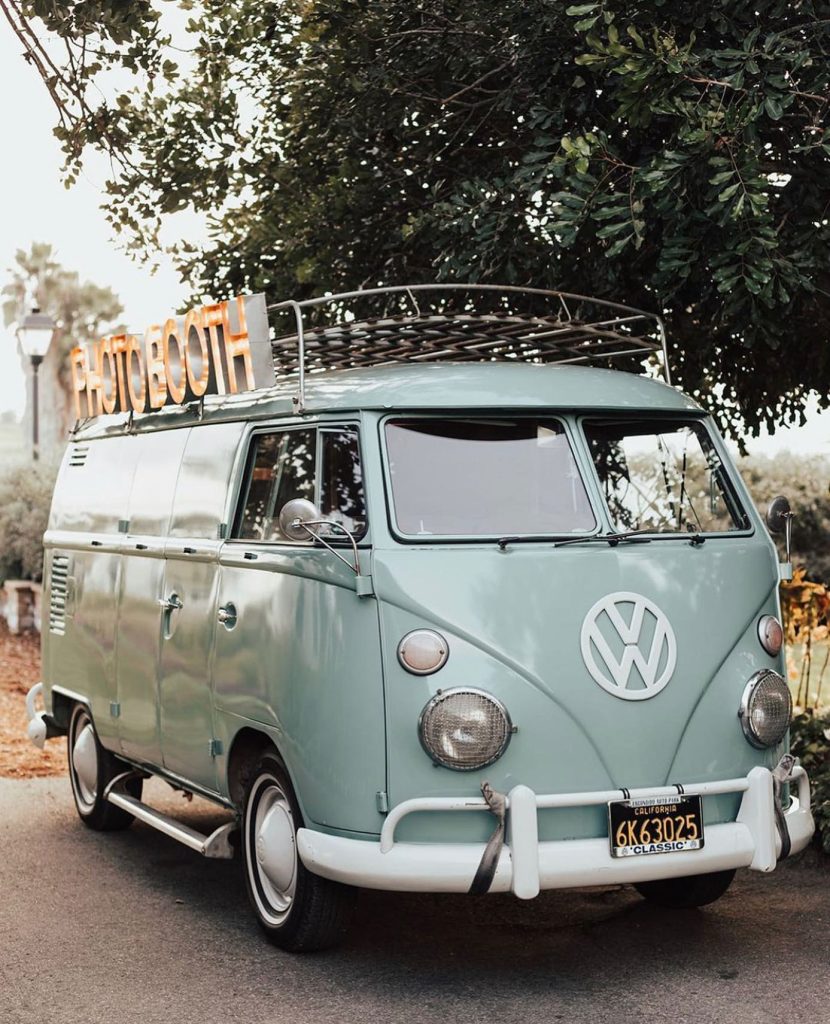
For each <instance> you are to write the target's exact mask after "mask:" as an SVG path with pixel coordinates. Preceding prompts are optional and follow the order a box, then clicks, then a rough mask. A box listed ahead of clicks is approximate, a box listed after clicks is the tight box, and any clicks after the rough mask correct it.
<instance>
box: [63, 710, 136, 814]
mask: <svg viewBox="0 0 830 1024" xmlns="http://www.w3.org/2000/svg"><path fill="white" fill-rule="evenodd" d="M67 754H68V760H69V781H70V782H71V783H72V796H73V797H74V798H75V808H76V810H77V812H78V817H79V818H80V819H81V821H82V822H83V823H84V824H85V825H86V826H87V828H91V829H95V830H96V831H98V832H115V831H118V830H119V829H123V828H127V827H128V826H129V825H130V824H131V823H132V821H133V820H134V819H133V816H132V814H129V813H128V812H127V811H123V810H122V809H121V808H120V807H115V806H114V805H113V804H111V803H110V802H109V801H108V800H105V799H104V791H105V790H106V788H107V786H108V785H109V784H110V783H111V782H112V780H113V779H114V778H115V777H116V776H117V775H120V774H121V773H122V772H125V771H128V766H127V765H125V764H124V763H123V762H121V761H119V760H118V758H117V757H115V755H114V754H111V753H110V752H109V751H108V750H106V749H105V748H104V747H102V746H101V743H100V741H99V739H98V735H97V733H96V732H95V726H94V725H93V722H92V716H91V715H90V713H89V708H87V707H86V705H85V704H76V705H75V707H74V708H73V710H72V717H71V718H70V719H69V729H68V731H67ZM141 788H142V783H141V779H140V778H137V779H130V781H129V782H128V783H127V790H128V792H130V793H131V794H132V795H133V796H135V797H138V798H140V797H141Z"/></svg>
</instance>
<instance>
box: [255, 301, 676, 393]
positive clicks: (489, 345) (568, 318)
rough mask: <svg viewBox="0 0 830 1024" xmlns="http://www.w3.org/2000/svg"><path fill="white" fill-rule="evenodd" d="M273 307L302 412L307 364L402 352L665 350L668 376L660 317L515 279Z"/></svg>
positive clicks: (418, 356) (513, 356) (585, 359)
mask: <svg viewBox="0 0 830 1024" xmlns="http://www.w3.org/2000/svg"><path fill="white" fill-rule="evenodd" d="M425 293H433V301H432V303H431V308H429V309H422V306H421V301H419V300H423V298H424V297H425ZM426 297H427V298H429V297H430V296H429V295H426ZM367 302H368V303H369V304H371V303H372V302H374V303H375V304H376V305H377V306H378V307H379V308H378V309H376V311H375V315H373V316H367V315H366V313H365V311H363V310H361V311H360V312H361V313H362V315H360V316H359V315H358V310H356V308H355V307H356V306H357V305H358V304H359V305H362V306H365V305H366V304H367ZM268 312H269V313H272V314H278V316H277V321H278V322H277V324H275V325H274V330H275V334H276V338H275V340H274V341H273V342H272V348H273V353H274V370H275V373H276V374H277V376H278V377H280V376H283V375H284V376H296V377H297V394H296V395H295V396H294V405H295V408H296V409H297V411H298V412H302V411H303V409H304V408H305V381H306V375H307V374H308V373H314V372H317V371H323V370H342V369H351V368H355V367H366V366H383V365H387V364H390V363H400V362H436V361H448V362H491V361H495V360H505V361H517V362H528V363H587V364H594V365H601V366H607V365H610V364H612V363H615V362H618V361H620V360H624V359H628V360H629V361H630V362H634V363H636V360H637V358H639V361H640V362H642V360H643V359H644V358H645V357H646V356H648V355H650V354H653V353H655V352H661V353H662V357H663V358H662V362H663V373H664V376H665V378H666V381H667V382H669V383H670V382H671V378H670V372H669V364H668V354H667V351H666V335H665V330H664V327H663V322H662V320H661V319H660V317H659V316H657V315H655V314H654V313H648V312H646V311H645V310H642V309H635V308H633V307H631V306H623V305H621V304H620V303H617V302H607V301H606V300H605V299H595V298H591V297H590V296H587V295H574V294H572V293H569V292H558V291H548V290H545V289H541V288H519V287H514V286H511V285H505V286H502V285H490V284H464V285H458V284H417V285H397V286H391V287H387V288H367V289H363V290H361V291H356V292H344V293H342V294H340V295H326V296H323V297H320V298H314V299H305V300H304V301H301V302H296V301H294V300H289V301H287V302H278V303H275V304H273V305H270V306H268ZM326 313H328V314H329V316H331V314H332V313H333V317H334V319H333V322H331V321H329V322H327V319H328V318H327V316H326ZM292 314H293V315H292ZM280 318H284V319H283V320H281V319H280Z"/></svg>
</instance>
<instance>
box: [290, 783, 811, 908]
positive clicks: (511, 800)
mask: <svg viewBox="0 0 830 1024" xmlns="http://www.w3.org/2000/svg"><path fill="white" fill-rule="evenodd" d="M791 784H792V785H793V786H794V788H797V791H798V792H797V796H792V797H791V800H790V805H789V807H788V808H787V810H786V811H785V812H784V817H785V820H786V822H787V828H788V831H789V835H790V840H791V844H792V845H791V850H790V852H791V853H798V852H799V851H800V850H803V849H804V847H805V846H806V845H807V844H808V843H809V841H810V838H811V836H812V834H813V831H814V828H815V826H814V824H813V816H812V814H811V812H810V783H809V780H808V778H807V774H806V772H805V771H804V769H803V768H801V767H796V768H795V769H794V770H793V773H792V778H791ZM683 791H684V792H685V793H687V794H689V795H696V794H698V795H700V796H703V797H706V796H707V795H709V796H715V795H717V794H721V793H743V798H742V800H741V806H740V810H739V811H738V816H737V818H736V820H735V821H734V822H725V823H723V824H719V825H708V826H707V827H706V835H705V840H706V844H705V846H704V847H703V849H701V850H683V851H680V852H678V853H664V854H653V855H648V856H642V857H623V858H613V857H612V856H611V854H610V851H609V846H608V839H607V838H601V839H567V840H557V841H555V842H542V843H540V842H539V839H538V828H537V812H538V811H539V810H541V809H548V808H557V807H580V806H590V805H594V806H596V805H602V804H606V803H608V802H609V801H610V800H618V799H620V798H621V793H620V790H609V791H604V792H595V793H565V794H552V795H537V794H536V793H534V792H533V791H532V790H531V789H529V788H528V787H527V786H516V787H514V789H512V790H511V791H510V793H509V795H508V817H507V824H508V831H507V843H506V845H505V846H504V848H503V849H502V851H501V855H500V857H499V861H498V865H497V868H496V873H495V876H494V878H493V883H492V885H491V886H490V892H513V893H514V894H515V895H516V896H518V897H520V898H522V899H532V898H533V897H534V896H536V895H538V893H539V891H540V889H564V888H570V887H575V886H586V885H591V886H593V885H617V884H631V883H634V882H648V881H653V880H655V879H660V878H677V877H681V876H684V875H701V874H707V873H709V872H711V871H726V870H729V869H731V868H744V867H748V868H751V869H752V870H754V871H772V870H773V869H774V868H775V865H776V863H777V862H778V856H779V854H780V851H781V838H780V836H779V834H778V830H777V828H776V824H775V804H774V796H773V778H772V773H771V772H770V771H769V770H768V769H767V768H760V767H758V768H753V769H752V771H750V773H749V774H748V775H747V776H746V778H742V779H729V780H727V781H724V782H703V783H696V784H690V785H684V786H683ZM676 793H677V788H676V787H674V786H663V787H658V788H655V789H639V790H632V791H630V796H631V797H632V798H639V797H661V796H667V797H668V796H674V795H676ZM482 810H487V804H486V803H485V801H484V800H483V799H462V798H459V799H456V798H451V797H435V798H430V797H425V798H422V799H416V800H407V801H405V802H404V803H402V804H398V806H397V807H395V808H393V810H392V811H391V812H390V814H389V815H388V817H387V819H386V822H385V823H384V826H383V831H382V833H381V838H380V842H379V843H375V842H368V841H364V840H360V839H346V838H344V837H342V836H331V835H327V834H325V833H322V832H315V831H313V830H311V829H306V828H302V829H300V830H299V833H298V850H299V854H300V857H301V859H302V862H303V864H304V865H305V866H306V867H307V868H308V870H309V871H311V872H313V873H314V874H317V875H322V876H323V877H324V878H330V879H332V880H334V881H336V882H344V883H346V884H348V885H357V886H361V887H363V888H366V889H386V890H392V891H397V892H467V891H468V890H469V888H470V884H471V883H472V880H473V877H474V876H475V873H476V869H477V868H478V866H479V863H480V861H481V857H482V854H483V852H484V848H485V844H484V843H396V842H395V829H396V827H397V825H398V823H399V822H400V820H401V819H402V818H403V817H405V816H406V815H408V814H413V813H416V812H418V811H447V812H452V811H482Z"/></svg>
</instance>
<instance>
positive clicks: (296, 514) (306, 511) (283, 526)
mask: <svg viewBox="0 0 830 1024" xmlns="http://www.w3.org/2000/svg"><path fill="white" fill-rule="evenodd" d="M279 521H280V531H281V533H282V535H283V537H287V538H288V540H293V541H295V542H299V541H303V540H310V539H311V538H312V537H313V536H314V534H313V533H312V531H311V530H309V529H307V527H306V524H308V525H309V526H310V525H311V524H312V523H319V522H320V512H319V510H318V508H317V506H316V505H315V504H314V502H313V501H309V500H308V498H292V499H291V501H287V502H286V503H285V504H284V505H283V507H282V508H281V509H280V520H279Z"/></svg>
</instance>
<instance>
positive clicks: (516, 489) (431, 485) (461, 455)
mask: <svg viewBox="0 0 830 1024" xmlns="http://www.w3.org/2000/svg"><path fill="white" fill-rule="evenodd" d="M386 448H387V454H388V460H389V475H390V479H391V485H392V499H393V503H394V515H395V520H396V523H397V527H398V530H399V531H400V532H401V533H402V534H405V535H408V536H413V537H427V536H429V537H433V536H434V537H493V538H500V537H503V536H506V535H510V536H519V537H521V536H540V535H541V536H547V535H551V534H556V535H559V536H561V535H563V534H564V535H569V534H573V533H580V532H587V531H590V530H592V529H593V528H594V526H595V519H594V515H593V512H592V511H591V506H590V503H589V501H588V496H587V494H586V491H585V485H584V483H583V481H582V478H581V476H580V473H579V470H578V468H577V465H576V462H575V460H574V457H573V453H572V451H571V447H570V444H569V443H568V439H567V437H566V435H565V432H564V428H563V426H562V424H561V423H559V422H557V421H556V420H553V419H550V418H548V417H545V418H536V417H532V416H528V417H515V418H512V417H509V416H508V417H497V418H485V417H480V418H479V417H476V418H464V419H460V418H459V419H455V418H453V419H407V420H390V421H389V422H387V424H386Z"/></svg>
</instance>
